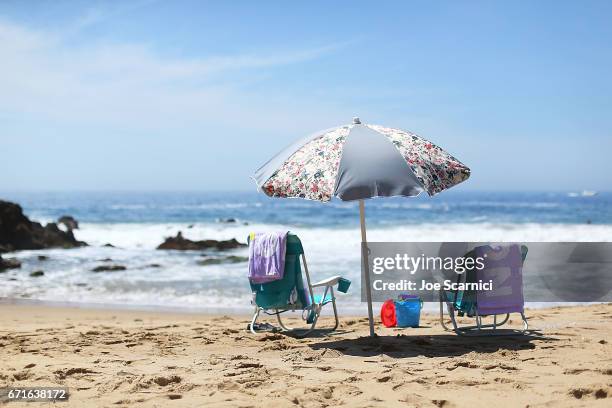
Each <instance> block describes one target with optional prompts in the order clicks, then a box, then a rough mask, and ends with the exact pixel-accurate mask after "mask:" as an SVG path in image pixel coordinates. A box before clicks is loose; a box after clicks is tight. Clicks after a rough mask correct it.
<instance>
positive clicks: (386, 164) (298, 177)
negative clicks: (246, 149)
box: [254, 118, 470, 201]
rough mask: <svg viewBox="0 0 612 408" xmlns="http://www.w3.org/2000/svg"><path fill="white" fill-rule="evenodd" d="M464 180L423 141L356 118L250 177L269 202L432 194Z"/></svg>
mask: <svg viewBox="0 0 612 408" xmlns="http://www.w3.org/2000/svg"><path fill="white" fill-rule="evenodd" d="M469 176H470V169H469V168H467V167H466V166H465V165H464V164H463V163H461V162H460V161H459V160H457V159H456V158H455V157H453V156H451V155H450V154H448V153H447V152H446V151H444V150H443V149H442V148H440V147H438V146H436V145H435V144H433V143H431V142H429V141H427V140H425V139H423V138H422V137H419V136H417V135H415V134H413V133H410V132H407V131H404V130H399V129H393V128H387V127H383V126H378V125H368V124H361V123H360V121H359V119H357V118H355V119H354V123H353V124H351V125H346V126H340V127H338V128H334V129H328V130H324V131H321V132H318V133H315V134H314V135H312V136H309V137H307V138H304V139H302V140H300V141H298V142H296V143H295V144H293V145H292V146H290V147H289V148H287V149H285V150H284V151H282V152H281V153H279V154H278V155H277V156H275V157H274V158H273V159H271V160H270V161H269V162H268V163H266V164H265V165H264V166H263V167H261V168H260V169H259V170H257V172H256V173H255V177H254V178H255V181H256V182H257V185H258V187H259V188H260V189H261V190H262V191H263V192H264V193H265V194H267V195H268V196H271V197H298V198H305V199H310V200H319V201H329V200H331V198H332V197H333V196H336V197H338V198H340V199H341V200H344V201H351V200H359V199H365V198H372V197H385V196H414V195H418V194H419V193H420V192H422V191H426V192H427V193H428V194H429V195H434V194H437V193H439V192H441V191H443V190H445V189H447V188H449V187H452V186H454V185H456V184H458V183H461V182H462V181H465V180H466V179H467V178H468V177H469Z"/></svg>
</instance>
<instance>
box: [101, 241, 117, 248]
mask: <svg viewBox="0 0 612 408" xmlns="http://www.w3.org/2000/svg"><path fill="white" fill-rule="evenodd" d="M102 246H103V247H105V248H116V246H114V245H113V244H110V243H108V242H107V243H106V244H104V245H102Z"/></svg>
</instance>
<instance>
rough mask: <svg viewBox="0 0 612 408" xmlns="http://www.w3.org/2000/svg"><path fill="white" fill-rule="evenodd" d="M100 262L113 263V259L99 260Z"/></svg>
mask: <svg viewBox="0 0 612 408" xmlns="http://www.w3.org/2000/svg"><path fill="white" fill-rule="evenodd" d="M98 262H113V260H112V258H102V259H98Z"/></svg>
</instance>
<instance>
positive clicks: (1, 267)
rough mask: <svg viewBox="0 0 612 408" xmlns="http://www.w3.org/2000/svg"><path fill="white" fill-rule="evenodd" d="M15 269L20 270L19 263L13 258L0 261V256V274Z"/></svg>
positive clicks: (0, 258)
mask: <svg viewBox="0 0 612 408" xmlns="http://www.w3.org/2000/svg"><path fill="white" fill-rule="evenodd" d="M16 268H21V262H19V261H18V260H17V259H15V258H8V259H2V256H0V272H4V271H5V270H7V269H16Z"/></svg>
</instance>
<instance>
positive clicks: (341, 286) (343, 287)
mask: <svg viewBox="0 0 612 408" xmlns="http://www.w3.org/2000/svg"><path fill="white" fill-rule="evenodd" d="M349 286H351V281H350V280H348V279H344V278H340V279H339V280H338V292H342V293H346V292H348V290H349Z"/></svg>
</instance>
